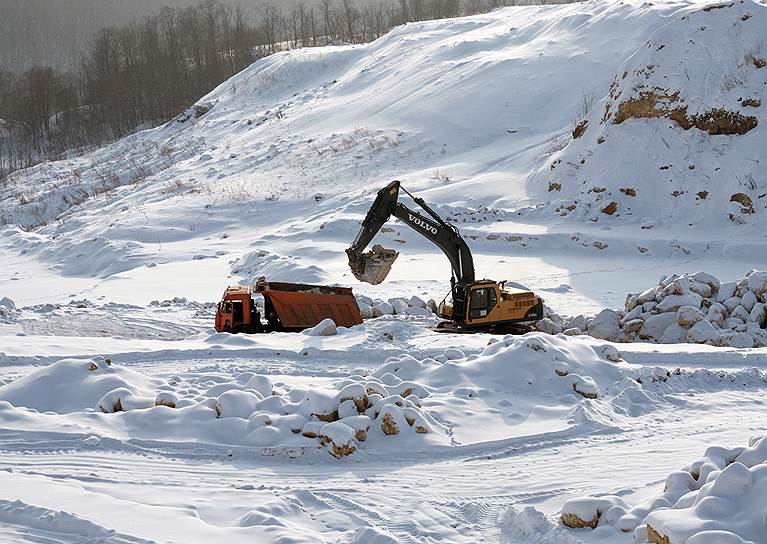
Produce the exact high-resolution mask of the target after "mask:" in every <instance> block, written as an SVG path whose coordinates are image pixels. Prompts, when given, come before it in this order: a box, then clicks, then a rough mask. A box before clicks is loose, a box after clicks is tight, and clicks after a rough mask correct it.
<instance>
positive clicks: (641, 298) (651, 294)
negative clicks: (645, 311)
mask: <svg viewBox="0 0 767 544" xmlns="http://www.w3.org/2000/svg"><path fill="white" fill-rule="evenodd" d="M656 289H657V288H656V287H653V288H651V289H647V290H645V291H642V292H641V293H639V295H638V296H637V304H644V303H645V302H650V301H652V300H655V295H656V294H657V291H656Z"/></svg>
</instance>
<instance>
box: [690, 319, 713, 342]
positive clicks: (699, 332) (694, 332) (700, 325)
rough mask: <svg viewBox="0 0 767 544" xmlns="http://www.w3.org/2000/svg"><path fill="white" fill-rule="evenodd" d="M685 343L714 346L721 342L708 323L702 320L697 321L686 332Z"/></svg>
mask: <svg viewBox="0 0 767 544" xmlns="http://www.w3.org/2000/svg"><path fill="white" fill-rule="evenodd" d="M687 341H688V342H691V343H693V344H711V345H714V346H716V345H719V343H720V342H721V334H720V333H719V331H718V330H717V329H716V328H715V327H714V326H713V325H712V324H711V322H710V321H708V320H706V319H702V320H700V321H697V322H696V323H695V324H694V325H693V326H692V327H690V330H688V331H687Z"/></svg>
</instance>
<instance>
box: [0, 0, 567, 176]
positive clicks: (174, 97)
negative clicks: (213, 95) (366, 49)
mask: <svg viewBox="0 0 767 544" xmlns="http://www.w3.org/2000/svg"><path fill="white" fill-rule="evenodd" d="M563 1H566V0H553V1H551V2H550V3H554V2H557V3H561V2H563ZM529 3H541V2H540V1H539V2H534V1H531V0H516V1H513V0H506V1H504V0H378V1H375V0H374V1H370V2H365V3H362V4H357V3H355V1H354V0H320V1H319V3H314V4H313V5H312V6H310V7H307V6H306V5H305V4H297V5H294V6H293V7H292V8H290V9H289V10H287V11H280V10H278V9H277V8H276V7H275V6H274V5H269V4H267V5H265V6H264V7H263V8H262V9H260V10H259V13H258V16H257V17H256V18H255V19H254V18H253V17H250V18H249V17H247V16H246V14H245V13H243V11H242V8H240V7H232V6H230V5H227V4H223V3H222V2H220V1H219V0H203V1H202V2H201V3H200V4H198V5H197V6H194V7H186V8H173V7H166V8H163V9H162V10H161V11H160V12H159V14H158V15H155V16H151V17H147V18H145V19H144V20H142V21H140V22H134V23H130V24H126V25H123V26H116V27H111V28H106V29H103V30H101V31H100V32H98V33H97V35H96V36H95V38H94V39H93V41H92V43H91V45H90V47H89V49H88V51H87V53H86V54H85V55H84V57H83V59H82V61H81V63H80V66H79V68H77V69H75V70H70V71H68V72H60V71H57V70H55V69H53V68H50V67H38V68H31V69H29V70H27V71H25V72H23V73H20V74H17V73H11V72H8V71H2V70H0V180H2V178H3V177H4V176H7V175H8V173H10V172H12V171H14V170H16V169H19V168H24V167H28V166H31V165H33V164H35V163H37V162H40V161H42V160H46V159H51V158H57V157H60V156H61V155H63V154H65V153H67V152H72V151H78V150H82V149H86V148H89V147H92V146H97V145H101V144H104V143H106V142H109V141H112V140H114V139H117V138H119V137H122V136H124V135H126V134H129V133H131V132H133V131H135V130H137V129H140V128H143V127H149V126H154V125H156V124H159V123H162V122H165V121H167V120H169V119H172V118H173V117H175V116H176V115H177V114H179V113H180V112H181V111H182V110H183V109H184V108H186V107H187V106H189V105H190V104H192V103H193V102H195V101H196V100H197V99H199V98H200V97H201V96H203V95H204V94H206V93H207V92H209V91H210V90H212V89H213V88H214V87H215V86H216V85H218V84H219V83H221V82H223V81H224V80H226V79H228V78H229V77H231V76H232V75H234V74H235V73H237V72H239V71H240V70H242V69H243V68H245V67H247V66H248V65H249V64H251V63H252V62H254V61H255V60H257V59H258V58H261V57H264V56H266V55H269V54H272V53H274V52H276V51H279V50H284V49H291V48H298V47H317V46H324V45H328V44H331V43H337V42H347V43H358V42H368V41H371V40H374V39H376V38H378V37H379V36H381V35H383V34H384V33H386V32H387V31H388V30H389V29H391V28H392V27H394V26H396V25H399V24H402V23H405V22H410V21H419V20H427V19H440V18H446V17H455V16H459V15H468V14H475V13H480V12H485V11H488V10H491V9H494V8H496V7H499V6H501V5H504V4H529Z"/></svg>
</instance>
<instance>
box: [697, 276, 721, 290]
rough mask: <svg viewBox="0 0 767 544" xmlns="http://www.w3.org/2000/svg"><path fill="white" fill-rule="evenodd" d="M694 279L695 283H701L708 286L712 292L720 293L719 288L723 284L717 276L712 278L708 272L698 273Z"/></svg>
mask: <svg viewBox="0 0 767 544" xmlns="http://www.w3.org/2000/svg"><path fill="white" fill-rule="evenodd" d="M692 278H693V279H694V280H695V281H699V282H701V283H705V284H708V285H709V286H710V287H711V289H712V291H718V290H719V286H720V285H722V282H721V281H719V278H717V277H716V276H712V275H711V274H708V273H706V272H696V273H695V274H693V275H692Z"/></svg>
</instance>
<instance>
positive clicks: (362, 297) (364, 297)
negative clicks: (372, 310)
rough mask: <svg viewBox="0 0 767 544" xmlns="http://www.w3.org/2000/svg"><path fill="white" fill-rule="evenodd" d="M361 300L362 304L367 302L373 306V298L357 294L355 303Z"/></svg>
mask: <svg viewBox="0 0 767 544" xmlns="http://www.w3.org/2000/svg"><path fill="white" fill-rule="evenodd" d="M360 302H362V303H363V304H367V305H368V306H370V307H372V306H373V299H372V298H370V297H369V296H366V295H357V304H359V303H360Z"/></svg>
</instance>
